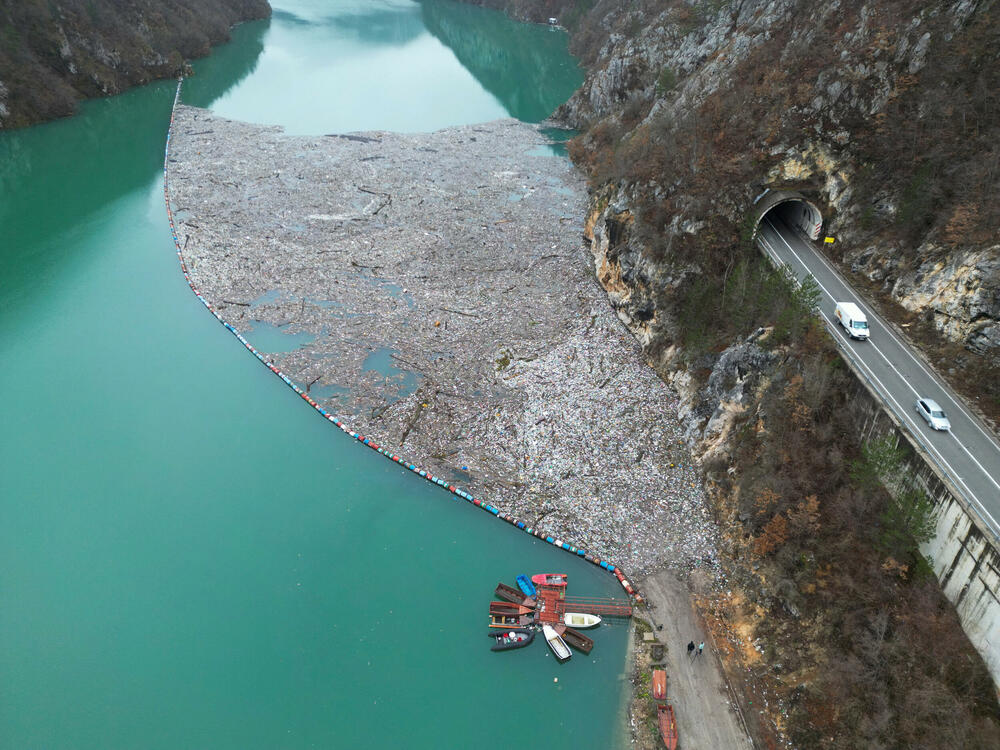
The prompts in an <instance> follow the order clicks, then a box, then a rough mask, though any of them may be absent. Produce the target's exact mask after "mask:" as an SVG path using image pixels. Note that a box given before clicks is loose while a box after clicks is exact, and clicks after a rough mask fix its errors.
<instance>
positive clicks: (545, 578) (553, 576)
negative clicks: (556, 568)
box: [531, 573, 569, 586]
mask: <svg viewBox="0 0 1000 750" xmlns="http://www.w3.org/2000/svg"><path fill="white" fill-rule="evenodd" d="M568 579H569V576H568V575H566V574H565V573H537V574H535V575H533V576H531V582H532V583H534V584H535V585H536V586H565V585H566V581H567V580H568Z"/></svg>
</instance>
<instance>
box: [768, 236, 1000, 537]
mask: <svg viewBox="0 0 1000 750" xmlns="http://www.w3.org/2000/svg"><path fill="white" fill-rule="evenodd" d="M757 246H758V247H760V249H761V250H763V251H764V255H765V256H766V257H767V258H768V259H769V260H770V261H771V262H772V263H774V264H775V266H776V267H777V268H778V269H781V268H786V269H788V271H790V272H791V274H792V278H793V279H795V282H796V283H797V284H799V285H801V283H802V282H801V281H800V280H799V277H798V276H797V275H796V274H795V271H794V269H792V267H791V266H789V265H788V264H787V263H785V262H784V261H783V260H781V258H779V257H778V256H777V254H775V253H774V252H773V251H771V249H770V248H768V247H767V246H766V245H765V244H764V243H763V242H762V240H761V238H760V237H759V236H758V237H757ZM806 273H807V274H808V276H812V274H811V273H809V272H808V270H807V271H806ZM817 314H818V315H819V318H820V320H822V321H823V323H824V324H825V325H826V328H827V330H828V331H829V332H830V335H831V337H832V338H833V340H834V343H835V344H836V345H837V349H838V351H839V352H840V356H841V358H842V359H843V360H844V361H845V362H846V363H847V365H848V366H849V367H850V368H851V372H853V373H854V374H855V375H857V376H859V377H860V378H861V380H862V383H863V384H864V385H865V387H866V388H867V389H868V391H869V392H871V394H872V396H874V397H875V398H877V399H878V401H879V402H880V403H881V404H882V409H883V410H884V411H885V412H886V414H888V415H889V417H890V419H892V421H893V423H894V424H895V425H896V429H897V430H899V432H900V433H901V434H902V435H903V436H904V437H906V439H907V440H909V442H910V443H911V445H912V446H913V448H914V449H915V450H916V451H917V453H918V455H919V456H920V457H921V458H922V459H923V460H924V462H925V463H927V464H928V466H930V468H931V470H932V471H934V473H935V474H937V475H938V478H939V479H940V480H941V481H942V482H943V483H944V484H945V486H946V487H947V488H948V490H949V491H950V492H951V493H952V495H953V496H954V497H955V498H956V499H959V500H961V501H962V505H963V507H964V508H965V510H966V512H969V513H970V515H971V516H972V517H973V518H974V520H977V521H978V523H977V524H976V525H977V526H978V528H979V530H980V531H982V532H983V533H984V534H985V535H987V536H989V537H990V539H991V541H992V543H993V545H994V546H995V547H1000V528H998V527H997V526H996V525H995V523H994V522H993V521H992V520H991V519H987V518H986V517H984V516H983V514H982V513H981V512H980V511H979V509H978V508H977V507H976V505H977V503H978V501H977V500H976V499H975V498H973V497H970V496H969V494H968V493H967V492H966V491H965V490H963V489H962V487H961V486H960V484H959V482H958V481H955V479H956V478H955V477H954V476H953V474H952V472H950V471H948V469H946V468H945V467H944V466H943V465H942V464H941V462H940V461H939V460H938V459H937V458H936V457H935V455H934V453H933V452H932V451H931V449H930V447H929V446H928V444H927V443H925V442H924V440H923V438H921V437H920V435H918V434H917V433H915V432H914V431H913V430H911V429H910V427H909V426H908V425H907V424H906V421H905V420H904V418H903V415H901V414H900V413H899V412H898V410H897V409H896V408H895V407H894V406H893V405H892V404H891V403H890V402H889V396H890V394H889V393H888V392H887V391H885V390H884V389H882V388H880V387H879V386H878V384H876V383H875V382H874V381H873V380H872V379H871V378H869V377H868V375H867V374H865V372H864V370H862V368H861V366H860V365H858V364H857V363H856V362H855V361H854V357H853V355H852V352H851V350H850V349H849V348H848V347H846V346H844V342H843V341H841V339H840V336H839V335H837V333H838V332H837V330H836V328H835V327H834V326H833V324H832V323H831V322H830V321H829V320H827V319H826V318H825V317H823V315H821V314H819V311H817Z"/></svg>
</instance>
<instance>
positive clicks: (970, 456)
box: [767, 219, 1000, 490]
mask: <svg viewBox="0 0 1000 750" xmlns="http://www.w3.org/2000/svg"><path fill="white" fill-rule="evenodd" d="M767 223H768V225H769V226H770V227H771V230H772V231H773V232H774V233H775V234H776V235H777V236H778V238H779V239H780V240H781V241H782V242H784V243H785V247H787V248H788V250H789V252H791V254H792V255H794V256H795V259H796V260H797V261H798V262H799V264H800V265H801V266H802V268H803V269H804V270H805V272H806V273H808V274H809V275H810V276H812V277H813V280H815V282H816V284H817V285H818V286H819V287H820V289H822V290H823V291H824V292H826V293H827V295H828V296H829V297H830V299H831V300H832V301H833V302H834V304H836V302H837V299H836V298H835V297H834V296H833V295H832V294H831V293H830V290H829V289H827V288H826V287H825V286H823V284H822V282H820V280H819V279H817V278H816V275H815V274H814V273H812V271H810V270H809V266H807V265H806V263H805V261H803V260H802V258H801V257H799V254H798V253H797V252H795V248H793V247H792V246H791V245H790V244H789V242H788V240H786V239H785V238H784V236H783V235H782V234H781V232H780V231H779V230H778V228H777V227H776V226H774V224H773V223H772V222H771V220H770V219H767ZM834 278H835V279H837V280H838V281H840V283H842V284H843V285H844V286H845V287H847V288H848V289H850V285H849V284H847V282H845V281H844V280H843V279H841V278H840V276H839V275H837V274H836V273H834ZM869 313H871V311H869ZM822 314H823V316H824V317H827V316H826V313H825V312H822ZM872 317H873V318H876V319H877V318H878V316H876V315H875V314H874V313H872ZM882 327H883V328H886V329H887V330H888V327H887V326H886V325H885V324H882ZM867 343H868V344H869V346H871V347H872V348H873V349H874V350H875V351H876V352H877V353H878V355H879V356H880V357H882V359H884V360H885V363H886V364H887V365H889V367H890V368H892V371H893V372H894V373H896V375H898V376H899V379H900V380H902V381H903V383H904V384H905V385H906V387H907V388H909V389H910V390H911V391H912V392H913V395H914V396H916V397H917V398H918V399H919V398H922V397H921V395H920V392H919V391H918V390H917V389H916V388H914V387H913V386H912V385H911V384H910V381H909V380H907V378H906V377H905V376H904V375H903V373H901V372H900V371H899V370H898V369H896V366H895V365H894V364H893V363H892V361H891V360H890V359H889V358H888V357H887V356H886V355H885V353H884V352H883V351H882V350H881V349H880V348H879V347H878V345H877V344H875V343H874V342H873V341H872V340H871V339H869V340H868V342H867ZM896 343H897V344H899V345H900V346H903V345H902V344H901V343H900V342H899V341H898V340H897V341H896ZM903 348H904V349H905V348H906V347H905V346H903ZM857 358H858V359H860V356H858V357H857ZM932 380H933V378H932ZM942 390H944V389H942ZM893 400H894V401H895V399H893ZM967 416H968V415H967ZM949 432H951V431H950V430H949ZM951 436H952V437H953V438H955V443H956V444H957V445H958V447H959V448H961V449H962V450H963V451H964V452H965V455H967V456H968V457H969V458H970V459H972V462H973V463H974V464H975V465H976V466H978V467H979V470H980V471H982V472H983V475H984V476H985V477H986V478H987V479H988V480H989V481H990V483H991V484H993V486H994V487H996V488H997V489H998V490H1000V483H998V482H997V480H996V479H994V478H993V476H992V475H991V474H990V472H988V471H987V470H986V468H985V467H984V466H983V465H982V464H981V463H979V461H978V460H977V459H976V457H975V456H973V455H972V453H971V452H970V451H969V449H968V448H967V447H966V446H965V445H964V444H963V443H962V441H961V440H959V438H958V436H957V435H956V434H955V433H954V432H951ZM991 444H992V443H991Z"/></svg>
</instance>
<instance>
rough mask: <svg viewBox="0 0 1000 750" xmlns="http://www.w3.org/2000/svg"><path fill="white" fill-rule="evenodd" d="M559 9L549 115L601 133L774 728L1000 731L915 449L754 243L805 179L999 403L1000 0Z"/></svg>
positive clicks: (633, 294)
mask: <svg viewBox="0 0 1000 750" xmlns="http://www.w3.org/2000/svg"><path fill="white" fill-rule="evenodd" d="M479 4H488V5H493V6H497V5H502V6H503V7H505V8H506V9H507V10H508V11H509V12H512V13H514V14H516V15H518V16H519V17H521V18H524V19H526V20H534V21H538V20H541V19H540V18H537V16H538V15H540V14H539V12H538V10H539V7H535V8H532V6H531V4H529V3H525V2H522V1H521V0H480V2H479ZM544 13H545V14H546V15H552V16H557V17H558V18H559V19H560V21H561V23H563V25H565V26H566V27H568V28H569V29H570V30H571V32H572V41H571V49H572V50H573V51H575V52H576V54H577V55H579V56H580V57H581V59H582V60H583V62H584V63H585V64H586V66H587V68H588V76H587V80H586V82H585V83H584V85H583V86H582V87H581V88H580V89H579V91H578V92H577V93H576V94H575V95H574V97H573V98H572V99H571V100H570V101H569V102H568V103H567V104H566V105H565V106H564V107H562V108H561V109H560V111H559V112H558V113H557V116H558V117H559V118H561V119H562V120H563V121H564V122H565V123H566V124H567V125H570V126H572V127H575V128H577V129H579V130H581V131H583V135H582V136H581V137H580V138H578V139H577V140H576V141H574V142H573V143H572V144H571V148H570V151H571V154H572V156H573V158H574V160H575V161H576V162H577V163H578V164H579V165H581V166H582V167H584V168H585V169H586V170H587V171H588V173H589V175H590V179H591V185H592V199H591V206H590V212H589V215H588V217H587V221H586V233H587V236H588V238H589V239H590V241H591V251H592V253H593V258H594V270H595V273H596V275H597V278H598V279H599V280H600V282H601V284H602V285H603V286H604V288H605V290H606V291H607V293H608V296H609V299H610V301H611V304H612V306H613V307H614V309H615V310H616V312H617V314H618V317H619V318H620V319H621V320H622V321H623V322H624V323H625V324H626V325H627V326H628V328H629V329H630V330H631V331H632V332H633V334H634V335H635V336H636V337H637V339H638V340H639V341H640V342H641V344H642V345H643V348H644V351H645V353H646V355H647V357H648V358H649V361H650V363H651V364H652V365H653V366H654V368H656V369H657V371H658V372H659V373H660V375H661V377H663V378H664V379H665V380H668V381H670V382H672V383H673V384H674V386H675V387H676V388H677V390H678V393H679V394H680V395H681V401H682V412H683V415H684V418H685V421H686V425H687V436H688V442H689V445H690V446H691V448H692V450H693V452H694V453H695V455H696V457H697V458H698V459H699V462H700V465H701V467H702V470H703V472H704V475H705V478H706V487H707V489H708V492H709V496H710V498H711V502H712V510H713V512H714V514H715V516H716V519H717V521H718V523H719V525H720V529H721V532H722V534H723V536H724V538H725V539H726V541H727V543H728V548H727V554H726V555H725V556H724V558H723V560H722V566H723V575H722V577H721V579H720V581H721V582H722V584H721V585H720V588H719V591H718V592H717V593H716V595H714V596H707V597H702V598H701V600H700V603H701V605H702V611H703V614H704V616H705V618H706V621H707V622H708V623H709V624H710V625H711V626H712V629H713V632H714V633H715V634H716V638H717V645H718V646H719V648H720V650H721V652H722V655H723V658H724V660H725V661H726V663H727V665H728V667H729V669H730V674H731V676H732V678H733V680H734V682H735V684H736V690H737V693H738V694H739V695H740V696H742V698H741V700H743V701H744V707H745V708H747V709H749V710H748V715H749V716H752V717H754V719H753V725H754V726H753V727H752V731H753V733H754V735H755V736H756V738H757V739H758V741H759V743H760V745H761V746H764V747H778V746H783V747H789V746H791V747H820V746H822V747H831V748H834V747H836V748H855V747H932V746H949V747H993V746H996V745H997V743H1000V715H998V708H997V702H996V698H995V695H994V693H993V688H992V683H991V680H990V678H989V676H988V673H987V672H986V670H985V669H984V667H983V665H982V662H981V660H980V659H979V658H978V656H977V655H976V653H975V651H974V649H973V648H972V647H971V645H970V644H969V642H968V640H967V639H966V638H965V637H964V634H963V633H962V631H961V627H960V625H959V624H958V619H957V617H956V616H955V613H954V611H953V610H952V608H951V607H950V606H949V605H948V603H947V602H946V601H944V599H943V597H942V595H941V592H940V590H939V588H938V586H937V584H936V581H934V579H933V576H932V575H930V574H929V572H928V569H927V565H926V562H925V561H923V558H922V557H921V555H920V553H919V550H918V545H919V542H920V540H921V539H922V538H926V537H925V535H926V533H927V530H926V525H925V521H926V513H927V509H926V506H921V505H920V503H921V501H920V499H919V493H917V492H915V491H911V490H910V489H909V488H907V489H905V491H904V492H896V494H895V496H889V495H888V494H887V493H886V492H885V490H884V488H883V486H882V482H880V481H879V476H876V475H878V474H879V473H880V472H881V474H882V475H885V470H884V467H885V466H887V465H897V466H898V465H900V464H899V460H900V459H899V456H898V455H897V456H894V455H889V454H890V453H891V451H888V452H887V449H885V450H883V449H882V448H878V447H877V446H866V447H865V448H864V450H861V449H860V448H861V446H859V445H858V441H857V439H856V436H857V434H858V425H857V424H856V421H855V417H854V416H852V414H851V402H850V398H849V396H848V394H849V393H850V392H851V391H852V389H853V388H855V387H856V386H857V384H856V383H854V382H853V380H852V377H851V376H850V374H849V373H847V372H846V371H845V368H844V366H843V364H842V362H841V361H840V360H839V357H838V356H837V354H836V352H835V351H834V350H833V348H832V346H831V344H830V342H829V340H828V337H827V335H826V334H825V332H824V331H823V329H822V328H821V327H820V326H818V325H816V324H814V323H812V322H811V320H813V318H812V316H811V314H810V312H809V308H810V306H811V304H812V302H811V299H810V296H809V293H808V290H798V289H796V288H795V287H794V286H792V285H791V284H789V283H788V281H787V279H785V278H783V277H782V275H781V274H779V273H776V272H774V271H773V270H772V269H770V267H769V266H768V264H767V262H766V261H764V260H763V258H762V257H761V255H760V253H759V252H758V251H757V250H756V249H755V247H754V244H753V242H752V234H753V230H754V218H755V217H754V215H753V213H752V210H751V208H752V205H753V201H754V199H755V197H757V196H759V195H760V194H761V193H762V192H763V191H764V190H765V189H767V188H770V189H791V190H795V191H797V192H799V193H800V194H803V195H804V196H806V197H807V198H808V199H809V200H810V201H811V202H813V203H814V204H815V205H816V206H818V207H819V208H820V210H821V211H822V214H823V218H824V232H825V233H826V234H828V235H830V236H833V237H835V238H836V242H835V243H834V244H832V245H828V246H826V247H827V249H828V250H831V248H832V251H831V252H830V255H831V258H832V260H834V261H835V262H837V263H839V264H840V266H841V268H842V269H844V270H845V271H846V272H847V274H848V275H849V276H852V280H853V282H854V283H855V285H856V286H857V287H858V288H860V289H861V291H862V293H863V294H867V295H869V296H870V297H871V299H872V300H873V301H874V302H876V303H877V304H878V305H879V306H880V307H881V308H882V309H883V311H884V312H885V313H887V314H888V316H889V317H891V318H893V319H895V320H896V321H897V323H898V324H899V325H900V326H901V327H903V329H904V330H906V331H907V333H908V334H909V335H910V336H911V338H913V339H914V340H915V341H916V342H917V343H918V344H920V345H922V346H923V347H924V348H925V351H926V352H927V353H928V355H929V356H930V357H931V358H932V359H933V360H934V361H935V363H936V364H938V365H939V367H940V369H942V370H943V371H945V372H947V373H949V374H950V375H951V376H952V378H953V382H955V384H956V386H957V387H960V388H962V389H964V390H965V392H966V393H967V394H971V395H973V396H977V395H980V396H984V398H983V400H981V401H979V404H980V406H981V408H982V409H983V410H984V411H987V412H992V413H993V414H994V415H996V414H998V413H1000V379H998V378H996V375H995V373H996V366H997V363H998V362H1000V341H998V340H997V337H996V336H997V330H998V328H997V325H998V320H1000V315H998V312H1000V311H998V293H997V292H998V288H1000V277H998V251H1000V234H998V227H1000V206H998V205H996V204H995V202H994V201H993V198H992V196H995V195H996V193H997V187H998V186H1000V147H998V145H997V144H998V143H1000V106H997V105H998V104H1000V101H998V93H997V92H998V91H1000V65H998V64H997V55H998V49H1000V44H997V42H998V41H1000V4H998V3H996V2H975V0H959V1H957V2H916V1H915V0H912V1H911V0H901V1H899V2H892V3H870V2H862V1H858V0H834V1H833V2H830V3H825V4H816V3H809V2H805V0H737V1H732V2H727V1H726V0H712V1H708V0H701V1H698V0H687V1H683V0H637V1H636V2H630V3H622V2H619V1H618V0H597V1H596V2H592V1H590V0H552V2H549V3H547V4H546V5H545V8H544ZM949 371H950V372H949ZM991 373H992V374H991ZM877 448H878V449H877ZM878 450H882V451H883V454H884V455H881V454H880V455H876V454H877V453H878ZM887 456H888V458H887ZM875 466H881V467H882V468H881V469H879V470H878V471H876V470H875V469H874V468H873V467H875ZM891 473H892V472H890V474H891ZM883 481H884V476H883ZM900 481H902V480H900ZM904 483H905V482H904ZM897 484H898V483H897ZM898 486H900V487H901V486H902V484H898ZM903 495H905V498H904V499H905V502H903V501H901V500H900V499H899V498H900V497H901V496H903ZM921 508H923V509H921ZM943 644H948V645H947V646H943ZM959 654H961V656H959ZM963 665H964V666H963ZM958 675H962V676H961V677H958ZM751 701H752V706H751V703H750V702H751ZM945 706H947V708H946V709H945V708H943V707H945ZM942 711H943V713H942ZM932 715H936V716H937V717H938V718H936V719H934V720H929V719H928V717H930V716H932Z"/></svg>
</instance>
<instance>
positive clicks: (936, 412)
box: [917, 398, 951, 432]
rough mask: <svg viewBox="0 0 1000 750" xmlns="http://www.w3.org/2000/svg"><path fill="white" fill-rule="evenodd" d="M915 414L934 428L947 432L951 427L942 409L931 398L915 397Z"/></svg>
mask: <svg viewBox="0 0 1000 750" xmlns="http://www.w3.org/2000/svg"><path fill="white" fill-rule="evenodd" d="M917 414H919V415H920V416H921V417H923V418H924V419H925V420H927V424H929V425H930V426H931V427H932V428H933V429H935V430H941V431H942V432H947V431H948V430H950V429H951V422H949V421H948V417H946V416H945V415H944V409H942V408H941V407H940V406H939V405H938V402H937V401H935V400H934V399H932V398H921V399H917Z"/></svg>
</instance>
